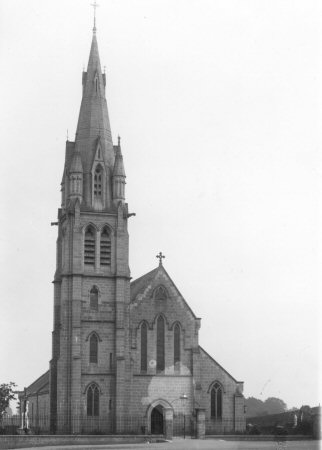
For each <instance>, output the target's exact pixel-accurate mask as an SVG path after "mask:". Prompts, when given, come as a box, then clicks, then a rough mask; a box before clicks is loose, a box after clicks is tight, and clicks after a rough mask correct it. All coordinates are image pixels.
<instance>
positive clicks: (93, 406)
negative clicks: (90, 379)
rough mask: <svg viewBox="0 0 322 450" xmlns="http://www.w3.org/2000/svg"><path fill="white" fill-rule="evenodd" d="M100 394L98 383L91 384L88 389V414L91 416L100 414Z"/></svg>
mask: <svg viewBox="0 0 322 450" xmlns="http://www.w3.org/2000/svg"><path fill="white" fill-rule="evenodd" d="M99 402H100V394H99V390H98V387H97V386H96V384H94V383H93V384H91V385H90V386H89V387H88V389H87V415H88V416H90V417H95V416H96V417H97V416H99V410H100V407H99V406H100V405H99Z"/></svg>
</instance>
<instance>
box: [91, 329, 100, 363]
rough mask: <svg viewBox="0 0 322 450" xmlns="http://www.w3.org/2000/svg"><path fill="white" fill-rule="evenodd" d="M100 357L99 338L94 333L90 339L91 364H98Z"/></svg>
mask: <svg viewBox="0 0 322 450" xmlns="http://www.w3.org/2000/svg"><path fill="white" fill-rule="evenodd" d="M97 355H98V338H97V336H96V334H95V333H93V334H92V335H91V337H90V339H89V362H90V363H96V364H97Z"/></svg>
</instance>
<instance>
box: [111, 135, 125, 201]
mask: <svg viewBox="0 0 322 450" xmlns="http://www.w3.org/2000/svg"><path fill="white" fill-rule="evenodd" d="M125 178H126V175H125V170H124V163H123V155H122V151H121V138H120V137H118V145H117V146H115V162H114V168H113V200H114V202H116V203H118V202H119V201H124V200H125Z"/></svg>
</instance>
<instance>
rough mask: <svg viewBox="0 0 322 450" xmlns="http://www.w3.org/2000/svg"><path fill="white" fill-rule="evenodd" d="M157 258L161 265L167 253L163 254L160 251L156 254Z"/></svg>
mask: <svg viewBox="0 0 322 450" xmlns="http://www.w3.org/2000/svg"><path fill="white" fill-rule="evenodd" d="M156 258H158V259H159V266H162V259H163V258H165V255H163V254H162V252H159V254H158V255H156Z"/></svg>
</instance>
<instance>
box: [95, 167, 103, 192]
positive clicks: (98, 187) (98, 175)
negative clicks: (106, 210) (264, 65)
mask: <svg viewBox="0 0 322 450" xmlns="http://www.w3.org/2000/svg"><path fill="white" fill-rule="evenodd" d="M102 183H103V171H102V166H101V165H98V166H97V167H96V169H95V173H94V197H98V198H101V197H102V191H103V189H102Z"/></svg>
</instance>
